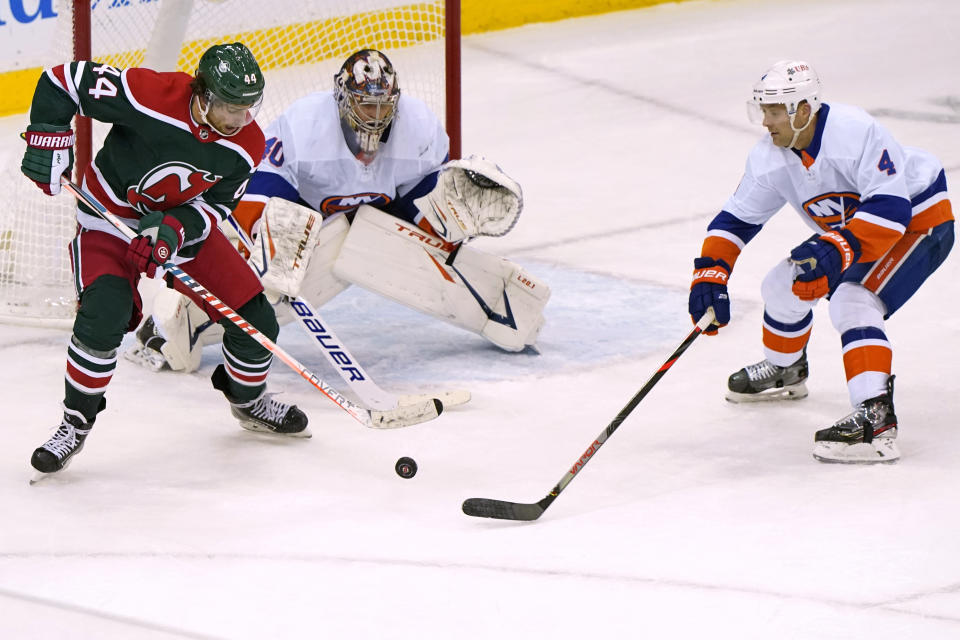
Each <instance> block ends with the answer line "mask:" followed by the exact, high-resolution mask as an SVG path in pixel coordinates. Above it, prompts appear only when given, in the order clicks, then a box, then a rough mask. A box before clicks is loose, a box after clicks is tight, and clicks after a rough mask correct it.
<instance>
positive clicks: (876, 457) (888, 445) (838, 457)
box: [813, 438, 900, 464]
mask: <svg viewBox="0 0 960 640" xmlns="http://www.w3.org/2000/svg"><path fill="white" fill-rule="evenodd" d="M813 457H814V458H816V459H817V460H818V461H820V462H825V463H827V464H892V463H894V462H896V461H897V460H899V459H900V449H899V448H898V447H897V443H896V441H895V440H894V439H893V438H877V439H876V440H874V441H873V442H858V443H857V444H845V443H843V442H816V443H814V446H813Z"/></svg>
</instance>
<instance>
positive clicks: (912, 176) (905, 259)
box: [689, 61, 954, 464]
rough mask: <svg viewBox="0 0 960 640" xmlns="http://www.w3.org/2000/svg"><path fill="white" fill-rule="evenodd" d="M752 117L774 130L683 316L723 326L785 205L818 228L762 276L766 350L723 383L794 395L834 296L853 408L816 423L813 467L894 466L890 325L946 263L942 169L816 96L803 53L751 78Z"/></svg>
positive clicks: (729, 207)
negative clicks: (752, 259)
mask: <svg viewBox="0 0 960 640" xmlns="http://www.w3.org/2000/svg"><path fill="white" fill-rule="evenodd" d="M748 108H749V110H750V112H751V117H752V118H751V119H752V120H753V121H754V122H755V123H757V124H762V125H763V126H764V127H765V128H766V129H767V132H768V134H769V135H767V136H765V137H764V139H762V140H761V141H760V142H758V143H757V144H756V146H754V148H753V150H752V151H751V152H750V155H749V157H748V159H747V166H746V170H745V172H744V176H743V179H742V180H741V181H740V185H739V186H738V187H737V190H736V192H734V194H733V196H731V197H730V199H729V200H727V202H726V204H725V205H724V207H723V210H722V211H721V212H720V213H719V214H718V215H717V216H716V217H715V218H714V219H713V221H712V222H711V223H710V225H709V226H708V227H707V238H706V240H705V241H704V243H703V249H702V250H701V254H700V257H699V258H697V259H696V260H695V261H694V274H693V284H692V285H691V289H690V304H689V309H690V314H691V316H693V320H694V321H697V320H698V319H700V317H701V316H702V315H703V314H704V313H705V311H706V310H707V308H708V307H711V306H712V307H713V309H714V311H715V313H716V318H717V321H716V324H715V325H713V326H712V328H713V333H716V329H719V328H720V327H723V326H724V325H725V324H727V323H728V322H729V321H730V300H729V298H728V296H727V279H728V277H729V276H730V273H731V272H732V270H733V266H734V262H735V261H736V259H737V257H738V256H739V254H740V251H741V250H742V249H743V247H744V246H745V245H746V244H747V243H748V242H749V241H750V240H752V239H753V237H754V236H756V234H757V233H758V232H759V231H760V229H761V227H762V226H763V224H764V223H765V222H766V221H767V220H769V219H770V218H771V217H772V216H773V215H774V214H776V213H777V212H778V211H779V210H780V209H781V208H782V207H783V206H784V205H785V204H787V203H789V204H790V205H791V206H792V207H793V208H794V209H795V210H796V211H797V213H799V214H800V216H801V219H803V221H804V222H805V223H806V224H807V225H808V226H809V227H810V229H811V230H813V231H814V232H815V233H814V235H813V236H811V237H810V238H808V239H807V240H805V241H804V242H802V243H801V244H799V245H798V246H797V247H795V248H794V249H793V250H792V251H791V252H790V256H789V257H787V258H785V259H784V260H782V261H780V262H779V263H778V264H777V265H776V266H774V268H773V269H772V270H771V271H770V273H769V274H768V275H767V276H766V278H765V279H764V281H763V285H762V289H761V293H762V296H763V301H764V314H763V350H764V355H765V359H764V360H762V361H761V362H758V363H756V364H752V365H749V366H747V367H744V368H743V369H741V370H739V371H737V372H735V373H734V374H733V375H731V376H730V379H729V381H728V387H729V392H728V394H727V399H728V400H731V401H732V402H747V401H757V400H779V399H799V398H803V397H805V396H806V395H807V390H806V386H805V384H804V382H805V380H806V378H807V376H808V372H809V368H808V364H807V357H806V346H807V341H808V340H809V338H810V330H811V328H812V326H813V308H814V307H815V306H816V304H817V302H818V301H819V300H820V299H822V298H826V299H828V300H829V313H830V319H831V321H832V322H833V325H834V327H835V328H836V330H837V332H838V333H839V334H840V343H841V347H842V353H843V366H844V370H845V372H846V378H847V389H848V392H849V395H850V402H851V404H852V406H853V413H851V414H850V415H848V416H846V417H844V418H842V419H840V420H838V421H837V422H836V423H834V424H833V425H831V426H829V427H827V428H825V429H821V430H819V431H817V432H816V435H815V437H814V449H813V455H814V457H815V458H816V459H817V460H820V461H821V462H841V463H868V464H869V463H876V462H881V463H883V462H894V461H896V460H897V459H898V458H899V457H900V451H899V449H898V447H897V444H896V437H897V428H898V425H897V417H896V414H895V413H894V408H893V375H891V363H892V359H893V349H892V347H891V345H890V342H889V340H888V339H887V335H886V333H885V331H884V321H885V320H886V319H887V318H889V317H890V316H891V315H893V314H894V312H896V311H897V309H899V308H900V307H901V306H902V305H903V304H904V303H905V302H906V301H907V300H908V299H909V298H910V297H911V296H912V295H913V294H914V293H915V292H916V291H917V289H918V288H919V287H920V285H922V284H923V282H924V281H925V280H926V279H927V278H928V277H929V276H930V274H932V273H933V272H934V271H935V270H936V269H937V267H939V266H940V264H941V263H942V262H943V261H944V260H945V259H946V257H947V255H948V254H949V253H950V250H951V248H952V247H953V239H954V238H953V226H954V223H953V213H952V211H951V206H950V200H949V199H948V198H947V182H946V177H945V174H944V170H943V167H942V166H941V163H940V161H939V160H937V159H936V158H935V157H934V156H933V155H932V154H930V153H928V152H926V151H923V150H922V149H916V148H912V147H903V146H901V145H900V144H899V143H898V142H897V141H896V140H895V139H894V138H893V136H891V135H890V133H888V132H887V131H886V130H885V129H884V128H883V127H882V126H881V125H880V124H879V123H878V122H877V121H876V120H874V119H873V118H872V117H871V116H870V115H869V114H867V113H866V112H865V111H863V110H862V109H859V108H856V107H851V106H847V105H842V104H829V105H828V104H826V103H823V102H822V101H821V87H820V80H819V78H818V76H817V74H816V72H815V71H814V70H813V68H812V67H811V66H810V65H809V64H807V63H805V62H802V61H783V62H779V63H777V64H776V65H774V66H773V67H772V68H771V69H770V70H768V71H767V72H766V73H765V74H764V75H763V76H762V77H761V79H760V81H759V82H757V84H756V85H755V86H754V89H753V99H752V101H750V102H749V103H748Z"/></svg>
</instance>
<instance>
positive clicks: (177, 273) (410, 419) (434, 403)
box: [61, 177, 443, 429]
mask: <svg viewBox="0 0 960 640" xmlns="http://www.w3.org/2000/svg"><path fill="white" fill-rule="evenodd" d="M61 183H62V184H63V186H64V187H65V188H66V189H67V190H69V191H70V192H72V193H73V194H74V195H75V196H76V197H77V198H78V199H80V200H81V201H83V202H84V203H85V204H86V205H87V206H88V207H90V208H92V209H93V210H94V211H96V212H97V213H98V214H99V215H100V217H101V218H103V219H104V220H106V221H107V222H109V223H110V224H112V225H113V226H114V227H115V228H116V229H117V231H119V232H120V233H122V234H123V235H124V236H126V238H127V240H128V241H129V240H132V239H133V238H134V237H136V234H135V233H134V232H133V230H132V229H130V227H128V226H127V225H126V224H124V223H123V222H122V221H121V220H120V219H119V218H118V217H117V216H115V215H114V214H112V213H110V212H109V211H107V209H106V207H104V206H103V205H102V204H100V203H99V202H97V200H96V199H95V198H94V197H93V196H92V195H90V194H89V193H87V192H86V191H84V190H83V189H82V188H81V187H79V186H77V185H76V184H74V183H73V182H71V181H70V180H68V179H67V178H65V177H64V178H62V179H61ZM161 266H162V267H163V269H166V270H167V271H168V272H169V273H171V274H172V275H173V276H174V277H175V278H176V279H177V280H179V281H180V282H182V283H183V284H185V285H186V286H187V287H188V288H189V289H190V290H191V291H193V292H194V293H195V294H197V295H198V296H200V297H201V298H202V299H203V300H204V301H205V302H207V303H208V304H210V305H211V306H213V307H214V308H215V309H216V310H217V311H218V312H219V313H220V314H222V315H223V317H225V318H226V319H228V320H229V321H230V322H232V323H233V324H235V325H237V327H239V328H240V329H241V330H243V332H244V333H246V334H247V335H248V336H250V337H251V338H253V339H254V340H256V341H257V342H258V343H259V344H260V345H261V346H262V347H263V348H265V349H266V350H267V351H270V352H271V353H272V354H274V355H275V356H276V357H277V358H279V359H280V360H282V361H283V363H284V364H286V365H287V366H289V367H290V368H291V369H293V370H294V371H296V372H297V373H299V374H300V376H301V377H302V378H303V379H304V380H306V381H307V382H309V383H310V384H311V385H313V387H314V388H316V389H317V390H318V391H320V392H321V393H322V394H323V395H325V396H326V397H327V398H329V399H330V400H331V401H332V402H333V403H334V404H336V405H337V406H338V407H340V408H341V409H343V410H344V411H346V412H347V413H349V414H350V415H351V416H352V417H353V418H354V419H355V420H356V421H357V422H359V423H360V424H362V425H364V426H366V427H371V428H374V429H392V428H396V427H406V426H410V425H413V424H418V423H420V422H426V421H427V420H432V419H433V418H436V417H437V416H439V415H440V413H441V412H442V411H443V404H442V403H441V402H440V401H439V400H437V399H436V398H431V399H429V400H426V401H423V402H419V403H417V404H411V405H407V406H403V407H398V408H396V409H393V410H389V411H372V410H370V409H367V408H365V407H362V406H360V405H358V404H356V403H354V402H351V401H350V400H349V399H348V398H346V397H344V396H343V395H342V394H340V393H339V392H338V391H337V390H336V389H334V388H333V387H331V386H330V385H329V384H327V383H326V382H324V381H323V380H322V379H321V378H319V377H318V376H317V375H316V374H314V373H312V372H311V371H310V370H309V369H307V368H306V367H305V366H303V365H302V364H300V363H299V362H298V361H297V360H296V359H295V358H293V356H291V355H290V354H288V353H287V352H286V351H284V350H283V349H282V348H280V347H279V346H278V345H277V344H276V343H274V342H273V341H272V340H270V338H268V337H267V336H265V335H264V334H263V333H261V332H260V331H258V330H257V329H256V328H255V327H254V326H253V325H251V324H250V323H249V322H247V321H246V320H244V319H243V318H241V317H240V316H239V315H237V312H236V311H234V310H233V309H231V308H230V307H229V306H227V305H226V304H224V303H223V301H221V300H220V299H219V298H217V297H216V296H214V295H213V294H212V293H210V292H209V291H207V290H206V289H205V288H204V287H203V285H201V284H200V283H198V282H197V281H196V280H194V279H193V278H192V277H190V275H189V274H188V273H186V272H185V271H184V270H183V269H181V268H180V267H178V266H177V265H175V264H174V263H173V262H166V263H164V264H163V265H161Z"/></svg>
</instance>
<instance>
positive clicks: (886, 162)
mask: <svg viewBox="0 0 960 640" xmlns="http://www.w3.org/2000/svg"><path fill="white" fill-rule="evenodd" d="M877 169H879V170H880V171H886V172H887V175H888V176H892V175H893V174H895V173H896V172H897V168H896V167H895V166H894V165H893V160H891V159H890V152H889V151H887V150H886V149H884V150H883V154H882V155H881V156H880V162H879V163H878V164H877Z"/></svg>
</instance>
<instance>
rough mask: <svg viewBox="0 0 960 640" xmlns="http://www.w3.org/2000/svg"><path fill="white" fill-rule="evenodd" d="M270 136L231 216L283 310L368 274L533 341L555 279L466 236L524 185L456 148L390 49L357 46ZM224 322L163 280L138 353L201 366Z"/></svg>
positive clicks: (516, 208) (439, 307)
mask: <svg viewBox="0 0 960 640" xmlns="http://www.w3.org/2000/svg"><path fill="white" fill-rule="evenodd" d="M265 136H266V139H267V141H266V150H265V153H264V156H263V161H262V162H261V165H260V168H259V170H258V171H257V173H256V174H255V175H254V176H253V178H252V179H251V180H250V183H249V185H248V187H247V190H246V193H245V194H244V196H243V197H242V200H241V202H240V204H239V205H238V207H237V208H236V210H235V211H234V212H233V214H232V222H234V226H235V227H236V231H237V233H238V235H239V236H240V239H241V241H242V244H246V245H248V246H247V249H248V250H250V252H251V253H252V257H251V260H250V263H251V265H252V266H254V268H256V269H257V270H258V271H259V272H260V274H261V277H262V279H263V282H264V286H265V288H266V290H267V295H268V296H270V297H271V299H272V300H274V301H290V300H293V301H294V304H293V305H286V304H278V305H277V313H278V319H279V320H280V321H281V322H284V321H285V320H287V321H289V320H290V319H291V317H293V316H292V315H291V309H292V313H294V314H297V315H301V317H302V315H303V314H302V313H301V310H303V309H307V306H305V305H298V304H297V303H296V301H297V300H306V301H308V302H309V303H310V304H311V305H313V306H317V307H319V306H321V305H323V304H324V303H325V302H327V301H328V300H330V299H331V298H332V297H334V296H335V295H337V294H338V293H340V292H341V291H343V290H344V289H345V288H347V287H348V286H350V285H351V284H357V285H359V286H362V287H364V288H366V289H369V290H371V291H374V292H376V293H378V294H380V295H383V296H385V297H389V298H391V299H393V300H395V301H397V302H399V303H401V304H404V305H406V306H409V307H411V308H413V309H416V310H418V311H421V312H423V313H426V314H429V315H432V316H434V317H437V318H440V319H442V320H444V321H447V322H450V323H452V324H454V325H456V326H459V327H461V328H464V329H466V330H468V331H472V332H474V333H477V334H479V335H480V336H482V337H484V338H486V339H487V340H490V341H491V342H493V343H494V344H495V345H497V346H498V347H500V348H502V349H504V350H507V351H522V350H524V349H525V348H526V347H527V346H531V345H534V344H535V342H536V338H537V335H538V333H539V330H540V328H541V326H542V324H543V315H542V310H543V307H544V306H545V305H546V302H547V300H548V298H549V293H550V291H549V288H548V287H547V285H546V284H545V283H543V282H541V281H540V280H538V279H537V278H536V277H534V276H533V275H531V274H529V273H527V272H526V271H525V270H523V269H522V268H521V267H519V266H518V265H516V264H514V263H513V262H511V261H509V260H506V259H504V258H501V257H498V256H493V255H490V254H487V253H484V252H482V251H479V250H476V249H474V248H473V247H471V246H467V245H466V244H465V243H464V241H466V240H468V239H470V238H472V237H475V236H483V235H486V236H500V235H503V234H505V233H506V232H507V231H509V230H510V229H511V228H512V227H513V225H514V224H515V223H516V220H517V217H518V216H519V214H520V211H521V209H522V205H523V201H522V194H521V189H520V186H519V185H518V184H517V183H516V182H515V181H514V180H512V179H511V178H510V177H509V176H507V175H506V174H505V173H503V171H502V170H500V168H499V167H497V166H496V165H495V164H493V163H492V162H489V161H487V160H485V159H483V158H478V157H471V158H468V159H466V160H455V161H449V162H448V155H449V139H448V137H447V134H446V132H445V131H444V129H443V126H442V125H441V123H440V121H439V120H438V118H437V117H436V116H435V115H434V114H433V113H432V112H431V111H430V109H429V108H428V107H427V106H426V105H425V104H424V103H423V102H421V101H420V100H418V99H416V98H414V97H412V96H408V95H406V94H403V93H401V91H400V85H399V82H398V76H397V72H396V70H395V69H394V67H393V65H392V63H391V62H390V61H389V59H388V58H387V57H386V56H385V55H384V54H383V53H381V52H378V51H374V50H367V49H365V50H361V51H358V52H356V53H354V54H353V55H351V56H350V57H349V58H347V60H346V61H345V62H344V64H343V65H342V67H341V69H340V71H339V72H338V73H337V74H336V75H335V77H334V89H333V91H325V92H317V93H313V94H310V95H308V96H306V97H304V98H302V99H300V100H298V101H296V102H294V103H293V104H292V105H290V107H289V108H288V109H287V110H286V111H285V112H284V113H283V114H281V115H280V116H279V117H278V118H277V119H276V120H275V121H274V122H272V123H271V124H270V125H269V126H268V127H267V128H266V130H265ZM298 296H299V297H298ZM306 313H309V311H306ZM301 319H302V318H301ZM221 333H222V331H221V330H220V329H219V326H218V325H216V324H210V323H206V322H205V321H204V314H203V313H202V310H200V309H197V307H196V306H195V304H194V303H192V302H190V301H188V300H186V299H185V298H182V297H181V296H179V295H178V294H176V293H175V292H173V291H162V292H161V293H159V294H158V295H157V296H156V298H155V299H154V305H153V314H152V316H151V317H148V318H147V319H146V320H145V322H144V324H143V325H142V326H141V328H140V329H139V330H138V332H137V336H138V344H137V346H136V347H135V348H134V349H132V350H131V351H129V352H128V353H127V356H128V358H129V359H132V360H134V361H137V362H139V363H141V364H145V365H146V366H148V367H150V368H153V369H158V368H166V367H169V368H171V369H173V370H179V371H192V370H193V369H196V367H197V366H198V365H199V362H200V354H201V349H202V347H203V346H204V345H205V344H211V343H214V342H217V341H219V339H220V334H221Z"/></svg>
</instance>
